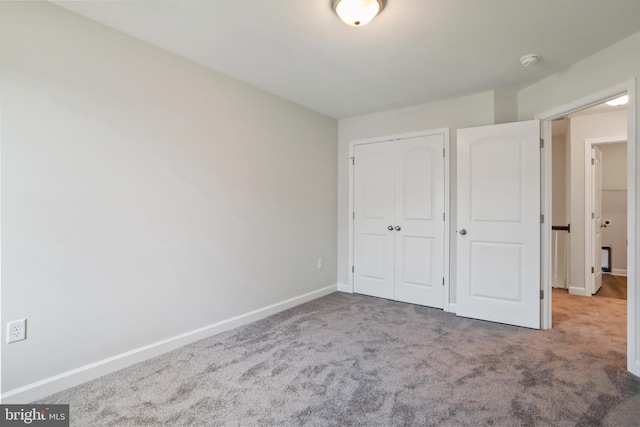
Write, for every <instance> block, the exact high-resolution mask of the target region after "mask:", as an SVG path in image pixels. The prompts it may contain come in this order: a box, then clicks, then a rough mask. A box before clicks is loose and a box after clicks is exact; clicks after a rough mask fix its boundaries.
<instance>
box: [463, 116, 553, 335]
mask: <svg viewBox="0 0 640 427" xmlns="http://www.w3.org/2000/svg"><path fill="white" fill-rule="evenodd" d="M539 141H540V124H539V122H538V121H537V120H533V121H528V122H520V123H508V124H502V125H493V126H484V127H478V128H468V129H460V130H458V167H457V168H458V199H457V200H458V222H457V224H458V234H457V243H458V246H457V247H458V260H457V261H458V267H457V277H458V287H457V310H456V312H457V314H458V315H460V316H464V317H472V318H476V319H483V320H489V321H494V322H500V323H507V324H512V325H518V326H525V327H529V328H536V329H538V328H540V289H541V285H540V233H541V226H540V178H541V177H540V142H539Z"/></svg>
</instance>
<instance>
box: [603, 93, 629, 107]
mask: <svg viewBox="0 0 640 427" xmlns="http://www.w3.org/2000/svg"><path fill="white" fill-rule="evenodd" d="M627 102H629V95H622V96H620V97H618V98H616V99H612V100H611V101H607V105H611V106H612V107H619V106H621V105H625V104H626V103H627Z"/></svg>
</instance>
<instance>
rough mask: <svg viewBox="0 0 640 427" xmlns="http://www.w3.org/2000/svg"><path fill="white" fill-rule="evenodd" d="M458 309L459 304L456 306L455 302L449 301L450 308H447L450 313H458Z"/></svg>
mask: <svg viewBox="0 0 640 427" xmlns="http://www.w3.org/2000/svg"><path fill="white" fill-rule="evenodd" d="M456 309H457V306H456V304H455V303H449V310H447V311H448V312H449V313H453V314H455V313H456Z"/></svg>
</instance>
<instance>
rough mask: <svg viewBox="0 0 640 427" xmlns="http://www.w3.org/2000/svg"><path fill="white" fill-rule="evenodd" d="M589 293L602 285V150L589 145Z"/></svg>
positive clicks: (593, 292) (596, 290)
mask: <svg viewBox="0 0 640 427" xmlns="http://www.w3.org/2000/svg"><path fill="white" fill-rule="evenodd" d="M590 216H591V220H590V223H591V227H590V228H591V236H592V238H591V245H590V251H591V272H590V273H591V274H590V275H588V276H587V277H591V293H592V294H594V295H595V293H596V292H598V290H599V289H600V287H601V286H602V224H603V223H604V220H603V219H602V151H600V149H599V148H598V147H597V146H595V145H593V146H592V147H591V215H590Z"/></svg>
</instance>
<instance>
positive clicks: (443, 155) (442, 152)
mask: <svg viewBox="0 0 640 427" xmlns="http://www.w3.org/2000/svg"><path fill="white" fill-rule="evenodd" d="M442 157H445V155H444V148H443V149H442Z"/></svg>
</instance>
